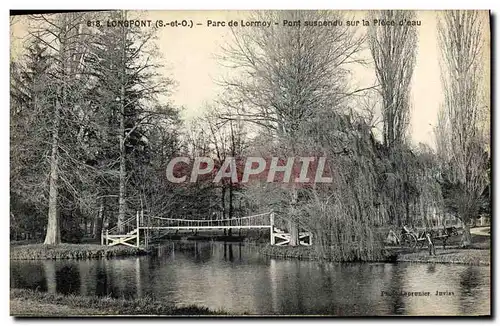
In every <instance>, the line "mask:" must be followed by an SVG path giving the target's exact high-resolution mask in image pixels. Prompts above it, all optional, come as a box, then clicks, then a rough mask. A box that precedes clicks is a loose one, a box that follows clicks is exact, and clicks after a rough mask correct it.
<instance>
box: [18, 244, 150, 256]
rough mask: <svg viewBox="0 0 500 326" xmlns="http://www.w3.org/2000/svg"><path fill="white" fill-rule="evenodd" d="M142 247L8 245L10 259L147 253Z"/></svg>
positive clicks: (138, 254) (137, 254)
mask: <svg viewBox="0 0 500 326" xmlns="http://www.w3.org/2000/svg"><path fill="white" fill-rule="evenodd" d="M147 254H148V251H146V250H144V249H139V248H134V247H129V246H113V247H108V246H102V245H98V244H73V243H61V244H59V245H45V244H41V243H40V244H26V245H12V244H11V245H10V259H11V260H43V259H101V258H112V257H125V256H141V255H147Z"/></svg>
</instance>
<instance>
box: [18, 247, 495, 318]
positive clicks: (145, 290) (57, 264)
mask: <svg viewBox="0 0 500 326" xmlns="http://www.w3.org/2000/svg"><path fill="white" fill-rule="evenodd" d="M10 264H11V269H10V278H11V280H10V286H11V287H13V288H31V289H38V290H40V291H48V292H59V293H65V294H70V293H72V294H83V295H98V296H105V295H110V296H113V297H125V298H130V297H144V296H152V297H154V298H156V299H158V300H162V301H165V302H169V303H172V304H176V305H191V304H196V305H201V306H205V307H209V308H212V309H223V310H224V311H228V312H230V313H232V314H242V313H248V314H259V315H262V314H266V315H267V314H327V315H401V314H402V315H463V314H465V315H488V314H490V268H489V266H465V265H446V264H404V263H398V264H389V263H376V264H372V263H370V264H368V263H356V264H338V263H327V264H324V263H318V262H310V261H298V260H281V259H270V258H267V257H263V256H262V255H259V253H258V248H257V247H256V246H253V245H246V244H238V243H233V244H230V243H227V244H224V243H218V242H169V243H166V244H164V245H162V246H161V247H159V248H158V250H157V252H156V254H155V255H152V256H144V257H132V258H122V259H109V260H105V259H103V260H64V261H62V260H57V261H56V260H52V261H11V262H10ZM436 291H439V292H441V293H442V294H443V295H437V293H436ZM408 292H420V293H421V294H422V293H423V294H426V293H425V292H428V294H427V296H407V295H405V293H408Z"/></svg>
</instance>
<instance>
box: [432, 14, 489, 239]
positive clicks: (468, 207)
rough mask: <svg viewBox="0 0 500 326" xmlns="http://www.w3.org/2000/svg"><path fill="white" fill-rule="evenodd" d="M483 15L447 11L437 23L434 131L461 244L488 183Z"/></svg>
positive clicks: (468, 234) (448, 197)
mask: <svg viewBox="0 0 500 326" xmlns="http://www.w3.org/2000/svg"><path fill="white" fill-rule="evenodd" d="M486 15H487V13H481V12H478V11H446V12H444V13H443V14H442V15H441V17H440V19H439V25H438V32H439V41H440V46H441V49H442V62H441V74H442V78H441V79H442V84H443V89H444V103H443V106H442V111H441V112H440V115H439V126H438V128H437V130H436V133H437V145H438V151H439V154H440V155H441V158H442V160H443V163H444V166H443V168H444V169H443V177H444V188H445V189H444V192H445V193H447V196H446V197H447V201H448V205H447V206H448V208H451V209H452V211H453V212H454V213H456V214H457V216H458V218H460V220H461V221H462V222H463V224H464V229H465V232H464V236H463V238H462V245H463V246H467V245H469V244H470V242H471V235H470V228H469V226H470V222H471V220H472V219H474V218H476V217H477V214H478V212H479V206H480V197H481V195H482V193H483V191H484V189H485V187H486V186H487V182H488V173H487V166H488V160H489V157H488V156H489V155H488V151H489V140H488V135H487V133H486V130H485V128H486V125H487V116H486V115H485V113H486V112H485V110H484V107H485V106H487V107H488V106H489V103H484V97H483V96H482V94H481V93H482V91H483V88H482V87H483V85H485V84H484V79H483V78H484V74H486V73H488V72H487V71H484V70H483V66H484V64H485V61H487V60H488V58H487V57H486V56H485V52H484V47H483V46H484V25H483V24H484V21H485V18H486V17H487V16H486Z"/></svg>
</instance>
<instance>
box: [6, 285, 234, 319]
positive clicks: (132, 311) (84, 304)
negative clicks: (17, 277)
mask: <svg viewBox="0 0 500 326" xmlns="http://www.w3.org/2000/svg"><path fill="white" fill-rule="evenodd" d="M10 314H11V315H12V316H17V317H28V316H37V317H58V316H61V317H64V316H103V315H115V316H116V315H121V316H123V315H163V316H172V315H176V316H179V315H181V316H182V315H225V314H226V313H224V312H222V311H212V310H210V309H208V308H204V307H197V306H185V307H175V306H171V305H166V304H165V303H163V302H160V301H156V300H153V299H151V298H141V299H133V300H124V299H113V298H110V297H86V296H75V295H61V294H50V293H44V292H38V291H31V290H24V289H10Z"/></svg>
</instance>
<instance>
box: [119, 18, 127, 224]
mask: <svg viewBox="0 0 500 326" xmlns="http://www.w3.org/2000/svg"><path fill="white" fill-rule="evenodd" d="M124 16H126V15H125V14H124ZM125 33H126V30H125V29H124V30H123V31H122V44H121V46H122V58H121V69H122V70H121V76H120V82H121V86H120V194H119V197H118V231H119V232H120V233H123V232H124V231H125V225H124V222H125V209H126V207H125V204H126V203H125V179H126V170H125V73H126V71H125V56H126V53H125V46H126V34H125Z"/></svg>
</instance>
